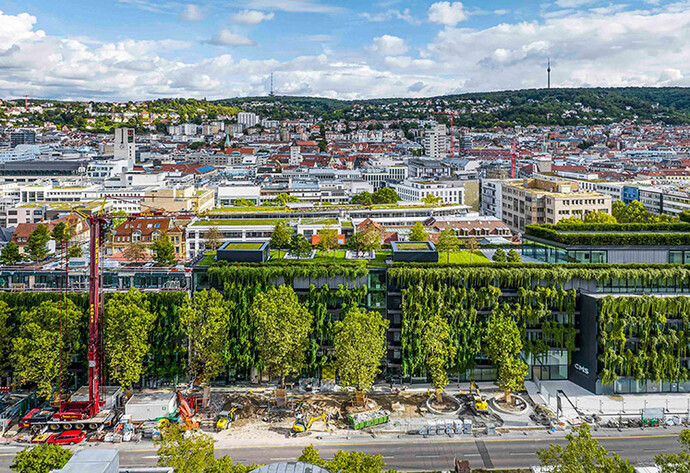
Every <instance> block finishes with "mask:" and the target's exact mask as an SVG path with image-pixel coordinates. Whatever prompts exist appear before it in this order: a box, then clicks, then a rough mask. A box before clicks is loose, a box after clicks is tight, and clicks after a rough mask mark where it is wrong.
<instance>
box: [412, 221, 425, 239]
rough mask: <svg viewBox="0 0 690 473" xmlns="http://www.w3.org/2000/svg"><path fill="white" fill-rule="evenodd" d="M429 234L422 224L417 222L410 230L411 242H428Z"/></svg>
mask: <svg viewBox="0 0 690 473" xmlns="http://www.w3.org/2000/svg"><path fill="white" fill-rule="evenodd" d="M428 239H429V232H427V231H426V229H425V228H424V225H422V222H415V223H414V225H412V228H411V229H410V241H427V240H428Z"/></svg>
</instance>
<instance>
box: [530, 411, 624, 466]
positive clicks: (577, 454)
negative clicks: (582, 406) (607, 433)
mask: <svg viewBox="0 0 690 473" xmlns="http://www.w3.org/2000/svg"><path fill="white" fill-rule="evenodd" d="M565 438H566V439H567V440H568V445H566V446H565V447H563V446H562V445H557V444H551V445H549V447H548V448H547V449H543V450H537V456H538V457H539V460H540V461H541V466H542V467H545V468H546V469H548V471H549V472H551V473H634V471H635V469H634V468H633V467H632V465H630V463H628V460H623V459H621V458H620V457H619V456H618V455H616V454H614V455H613V456H608V452H607V451H606V449H605V448H604V447H602V446H601V445H600V444H599V442H597V440H596V439H593V438H592V434H591V432H590V428H589V424H587V423H584V424H582V425H581V426H580V427H579V428H576V429H573V432H571V433H569V434H568V435H566V437H565Z"/></svg>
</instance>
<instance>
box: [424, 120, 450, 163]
mask: <svg viewBox="0 0 690 473" xmlns="http://www.w3.org/2000/svg"><path fill="white" fill-rule="evenodd" d="M447 141H448V135H446V125H435V126H434V127H433V128H431V129H430V130H428V131H427V132H425V133H424V142H423V145H424V150H425V152H426V154H427V156H431V157H432V158H438V159H442V158H445V157H446V142H447Z"/></svg>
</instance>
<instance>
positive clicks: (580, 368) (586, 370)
mask: <svg viewBox="0 0 690 473" xmlns="http://www.w3.org/2000/svg"><path fill="white" fill-rule="evenodd" d="M573 368H575V369H576V370H577V371H579V372H580V373H582V374H584V375H588V374H589V368H586V367H584V366H582V365H580V364H578V363H575V364H574V365H573Z"/></svg>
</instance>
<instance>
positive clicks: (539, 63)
mask: <svg viewBox="0 0 690 473" xmlns="http://www.w3.org/2000/svg"><path fill="white" fill-rule="evenodd" d="M0 11H1V12H2V13H0V96H2V97H12V96H20V95H24V94H30V95H34V96H40V97H49V98H76V99H108V100H118V99H120V100H125V99H145V98H156V97H168V96H183V97H184V96H187V97H208V98H221V97H229V96H244V95H263V94H265V93H266V92H267V91H268V77H269V75H270V73H271V72H273V73H274V74H275V84H276V89H277V91H278V92H279V93H287V94H299V95H319V96H328V97H337V98H346V99H357V98H368V97H390V96H431V95H439V94H445V93H454V92H465V91H483V90H501V89H517V88H531V87H542V86H544V84H545V72H544V67H545V63H546V58H547V57H551V58H552V61H553V69H554V71H553V82H554V85H555V86H585V87H587V86H599V85H601V86H629V85H650V86H663V85H688V84H690V82H689V80H688V77H689V76H690V70H688V63H689V61H688V59H689V58H690V57H689V56H688V51H690V2H688V1H681V2H665V1H661V0H659V1H657V0H648V1H633V2H625V3H613V2H608V1H607V2H601V1H598V0H556V1H542V2H537V1H527V2H519V3H518V2H507V1H466V2H451V1H441V2H422V1H408V2H403V1H397V0H383V1H382V2H362V1H350V2H335V1H325V0H323V1H322V0H282V1H276V0H236V1H224V0H203V1H202V0H199V1H197V2H180V1H167V0H162V1H156V0H111V1H83V0H69V1H66V2H55V1H54V0H52V1H47V0H23V1H21V2H19V1H13V0H12V1H10V0H0Z"/></svg>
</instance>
